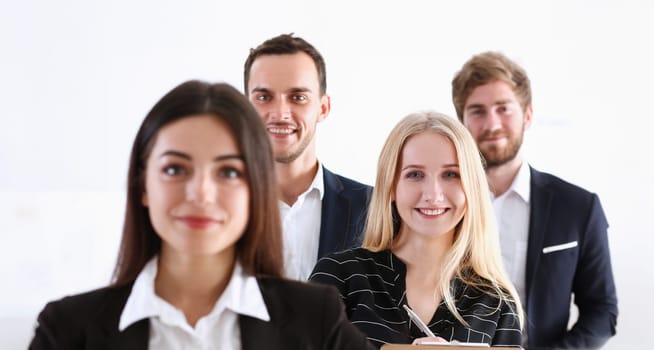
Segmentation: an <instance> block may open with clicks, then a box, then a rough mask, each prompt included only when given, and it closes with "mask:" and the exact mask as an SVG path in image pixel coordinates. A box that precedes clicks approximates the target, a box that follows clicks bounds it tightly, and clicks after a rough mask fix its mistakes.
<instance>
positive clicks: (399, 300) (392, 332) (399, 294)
mask: <svg viewBox="0 0 654 350" xmlns="http://www.w3.org/2000/svg"><path fill="white" fill-rule="evenodd" d="M309 279H310V280H311V281H315V282H320V283H326V284H331V285H334V286H336V287H337V288H338V289H339V290H340V292H341V297H342V298H343V301H344V303H345V306H346V312H347V315H348V318H349V319H350V321H352V323H354V324H355V325H356V326H357V327H359V329H361V330H362V331H363V332H364V333H365V334H367V336H368V339H370V341H372V342H373V343H374V344H375V345H376V346H377V347H381V346H382V345H383V344H385V343H396V344H409V343H411V342H413V340H414V339H416V338H420V337H425V335H424V334H423V333H422V331H420V329H419V328H418V327H417V326H415V324H412V322H410V321H409V317H408V315H407V313H406V311H405V310H404V309H403V308H402V306H403V305H404V304H406V303H407V301H406V285H405V282H406V265H405V264H404V263H403V262H402V261H401V260H400V259H399V258H398V257H397V256H395V255H394V254H393V253H392V252H391V251H390V250H384V251H381V252H371V251H369V250H367V249H364V248H354V249H350V250H346V251H343V252H340V253H334V254H331V255H328V256H326V257H323V258H322V259H320V260H319V261H318V264H317V265H316V267H315V268H314V270H313V273H312V274H311V276H310V278H309ZM452 288H454V289H453V291H454V293H453V295H454V297H455V304H456V308H457V310H458V311H459V313H460V314H461V316H462V317H463V319H464V320H465V321H466V322H467V323H468V324H469V326H470V327H466V326H464V325H463V324H461V323H460V322H459V321H458V320H457V319H456V318H455V317H454V315H453V314H452V313H451V312H450V311H449V310H448V309H447V306H446V304H445V301H444V300H443V301H442V302H441V303H440V305H439V306H438V308H437V309H436V312H435V313H434V316H433V317H432V319H431V321H430V322H429V324H428V326H429V328H430V329H431V330H432V332H433V333H434V334H435V335H436V336H440V337H443V338H445V339H446V340H448V341H452V340H457V341H459V342H472V343H487V344H489V345H491V346H516V347H519V346H520V342H521V332H520V323H519V319H518V316H517V314H516V313H515V305H514V304H512V303H511V304H507V303H506V302H502V304H501V305H500V307H499V308H498V303H499V300H498V299H497V298H496V297H494V296H492V295H489V294H486V293H483V292H481V291H479V290H478V289H475V288H471V287H468V288H466V286H465V285H464V284H463V283H461V281H460V280H458V279H457V280H455V281H453V283H452Z"/></svg>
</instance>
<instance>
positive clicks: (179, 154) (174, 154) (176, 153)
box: [159, 150, 245, 162]
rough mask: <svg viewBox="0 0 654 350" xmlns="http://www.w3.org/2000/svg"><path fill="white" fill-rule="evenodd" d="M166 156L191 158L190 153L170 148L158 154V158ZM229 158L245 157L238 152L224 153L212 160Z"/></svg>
mask: <svg viewBox="0 0 654 350" xmlns="http://www.w3.org/2000/svg"><path fill="white" fill-rule="evenodd" d="M166 156H172V157H179V158H183V159H186V160H191V159H192V158H191V156H190V155H188V154H186V153H184V152H179V151H172V150H171V151H166V152H164V153H162V154H161V155H160V156H159V158H163V157H166ZM229 159H237V160H242V161H245V158H244V157H243V156H242V155H240V154H225V155H221V156H217V157H215V158H214V159H213V161H214V162H220V161H224V160H229Z"/></svg>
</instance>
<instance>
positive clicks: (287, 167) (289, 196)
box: [275, 155, 318, 205]
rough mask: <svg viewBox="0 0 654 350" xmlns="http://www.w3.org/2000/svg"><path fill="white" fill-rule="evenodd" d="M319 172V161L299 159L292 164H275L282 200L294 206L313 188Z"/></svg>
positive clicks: (309, 158) (310, 158)
mask: <svg viewBox="0 0 654 350" xmlns="http://www.w3.org/2000/svg"><path fill="white" fill-rule="evenodd" d="M317 171H318V159H317V158H316V157H315V155H314V156H312V157H299V158H298V159H296V160H294V161H292V162H290V163H279V162H276V163H275V174H276V175H277V183H278V185H279V189H280V194H279V195H280V196H281V198H280V199H281V200H282V201H284V203H286V204H288V205H293V203H295V201H296V200H297V198H298V197H299V196H300V195H301V194H302V193H304V192H306V190H307V189H308V188H309V186H311V183H312V182H313V179H314V177H315V176H316V172H317Z"/></svg>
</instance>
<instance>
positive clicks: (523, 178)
mask: <svg viewBox="0 0 654 350" xmlns="http://www.w3.org/2000/svg"><path fill="white" fill-rule="evenodd" d="M530 183H531V172H530V171H529V164H527V162H526V161H524V160H523V161H522V165H520V169H519V170H518V174H517V175H516V177H515V179H513V183H512V184H511V187H509V191H513V192H515V193H517V194H518V195H519V196H520V197H521V198H522V200H524V201H525V203H529V197H530V193H531V191H530V188H531V187H530Z"/></svg>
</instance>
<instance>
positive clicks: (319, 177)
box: [279, 162, 325, 208]
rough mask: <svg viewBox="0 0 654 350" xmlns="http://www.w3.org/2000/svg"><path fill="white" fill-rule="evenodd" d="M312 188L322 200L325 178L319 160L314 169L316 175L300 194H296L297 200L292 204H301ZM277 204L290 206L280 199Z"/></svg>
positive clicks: (284, 206) (282, 206)
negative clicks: (315, 169)
mask: <svg viewBox="0 0 654 350" xmlns="http://www.w3.org/2000/svg"><path fill="white" fill-rule="evenodd" d="M313 190H316V191H318V196H319V197H320V200H321V201H322V198H323V196H324V195H325V179H324V177H323V170H322V165H321V164H320V162H318V171H316V175H315V176H314V178H313V181H312V182H311V184H310V185H309V188H307V190H306V191H304V192H302V194H301V195H299V196H298V198H297V200H296V201H295V203H294V204H293V205H292V206H296V205H298V206H300V207H301V206H302V203H304V199H305V198H306V197H307V195H308V194H309V193H311V192H312V191H313ZM279 204H280V206H281V208H290V207H291V206H289V205H288V204H286V203H284V201H282V200H280V201H279Z"/></svg>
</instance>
